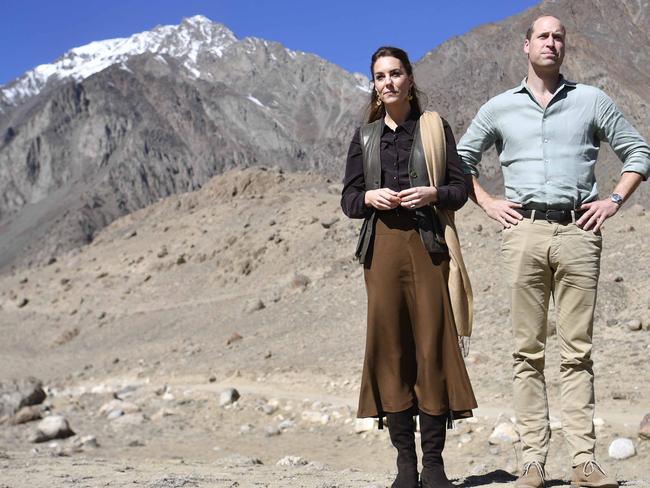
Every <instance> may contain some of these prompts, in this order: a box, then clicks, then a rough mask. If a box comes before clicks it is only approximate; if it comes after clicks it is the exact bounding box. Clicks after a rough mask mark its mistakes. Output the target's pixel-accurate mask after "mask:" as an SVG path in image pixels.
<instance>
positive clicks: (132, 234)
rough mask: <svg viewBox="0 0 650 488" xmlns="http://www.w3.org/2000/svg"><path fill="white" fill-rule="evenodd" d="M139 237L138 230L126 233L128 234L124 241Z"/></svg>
mask: <svg viewBox="0 0 650 488" xmlns="http://www.w3.org/2000/svg"><path fill="white" fill-rule="evenodd" d="M137 235H138V231H137V230H131V231H129V232H126V233H125V234H124V239H131V237H135V236H137Z"/></svg>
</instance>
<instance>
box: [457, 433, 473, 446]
mask: <svg viewBox="0 0 650 488" xmlns="http://www.w3.org/2000/svg"><path fill="white" fill-rule="evenodd" d="M458 442H460V443H461V444H469V443H470V442H472V436H471V435H470V434H462V435H461V436H460V437H459V438H458Z"/></svg>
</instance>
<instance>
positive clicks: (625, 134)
mask: <svg viewBox="0 0 650 488" xmlns="http://www.w3.org/2000/svg"><path fill="white" fill-rule="evenodd" d="M596 123H597V126H598V137H599V138H600V139H601V140H603V141H607V142H609V145H610V146H611V148H612V149H613V150H614V152H615V153H616V155H617V156H618V158H619V159H620V160H621V161H622V162H623V169H622V173H621V178H620V179H619V180H618V183H617V184H616V187H614V192H613V193H618V194H619V195H621V196H622V197H623V202H625V201H626V200H627V199H628V198H629V197H630V195H632V193H633V192H634V190H636V188H637V187H638V186H639V184H640V183H641V181H643V180H646V179H647V178H648V176H650V147H648V144H647V143H646V142H645V141H644V140H643V137H642V136H641V134H639V132H638V131H637V130H636V129H635V128H634V127H633V126H632V124H630V123H629V122H628V121H627V120H626V119H625V117H624V116H623V114H622V113H621V111H620V110H619V109H618V108H617V107H616V104H614V102H613V101H612V99H611V98H609V97H608V96H607V95H605V94H604V93H603V92H599V93H598V99H597V116H596ZM621 204H622V203H621ZM619 207H620V205H619V204H616V203H615V202H613V201H612V200H611V199H610V198H609V197H607V198H604V199H602V200H597V201H595V202H590V203H585V204H584V205H582V206H581V207H580V210H586V212H585V214H584V215H583V216H582V217H580V218H579V219H578V220H577V221H576V224H577V225H578V226H580V227H582V228H583V229H585V230H593V231H594V232H597V231H598V229H600V227H601V226H602V225H603V222H605V220H607V219H608V218H610V217H611V216H613V215H614V214H616V212H618V209H619Z"/></svg>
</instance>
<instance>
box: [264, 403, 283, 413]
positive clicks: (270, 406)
mask: <svg viewBox="0 0 650 488" xmlns="http://www.w3.org/2000/svg"><path fill="white" fill-rule="evenodd" d="M278 406H279V404H278V401H277V400H271V401H270V402H268V403H267V404H266V405H264V406H263V407H262V411H263V412H264V413H265V414H266V415H273V414H274V413H275V412H277V410H278Z"/></svg>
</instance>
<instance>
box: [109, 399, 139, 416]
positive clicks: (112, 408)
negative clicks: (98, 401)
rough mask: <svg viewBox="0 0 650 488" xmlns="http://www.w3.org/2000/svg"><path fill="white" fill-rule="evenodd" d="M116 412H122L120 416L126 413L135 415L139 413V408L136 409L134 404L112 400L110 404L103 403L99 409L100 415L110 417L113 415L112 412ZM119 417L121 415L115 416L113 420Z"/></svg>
mask: <svg viewBox="0 0 650 488" xmlns="http://www.w3.org/2000/svg"><path fill="white" fill-rule="evenodd" d="M116 411H119V412H122V415H123V414H127V413H137V412H139V411H140V407H138V406H137V405H136V404H135V403H131V402H125V401H123V400H118V399H113V400H111V401H110V402H107V403H104V405H102V406H101V407H100V408H99V414H100V415H106V416H110V415H111V414H113V412H116ZM120 416H121V415H116V416H115V417H114V418H117V417H120Z"/></svg>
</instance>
